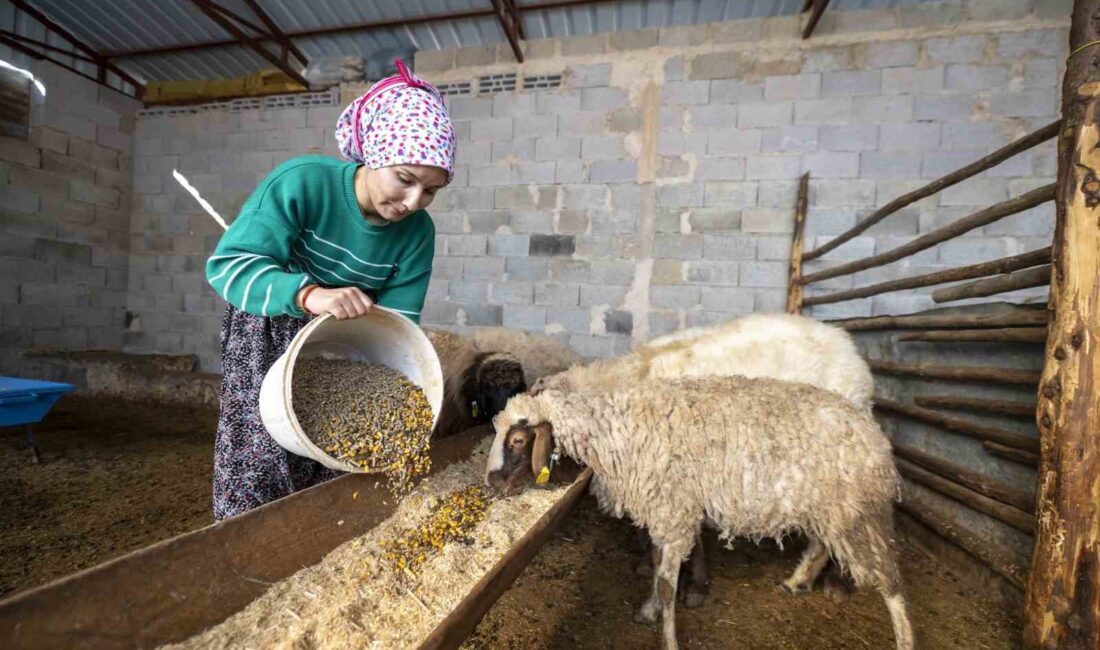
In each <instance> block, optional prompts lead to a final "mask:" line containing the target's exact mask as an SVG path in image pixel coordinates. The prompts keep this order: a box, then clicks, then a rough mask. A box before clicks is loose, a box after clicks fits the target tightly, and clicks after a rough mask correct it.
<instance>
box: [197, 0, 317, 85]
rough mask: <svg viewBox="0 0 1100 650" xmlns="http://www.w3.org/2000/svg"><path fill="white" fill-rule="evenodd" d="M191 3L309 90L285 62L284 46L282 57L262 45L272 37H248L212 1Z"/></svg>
mask: <svg viewBox="0 0 1100 650" xmlns="http://www.w3.org/2000/svg"><path fill="white" fill-rule="evenodd" d="M191 3H192V4H193V5H195V6H196V7H198V9H199V11H201V12H203V13H204V14H206V16H207V17H208V18H210V20H213V21H214V22H216V23H218V25H219V26H220V27H221V28H222V29H224V30H225V31H227V32H229V33H230V34H232V35H233V36H235V37H236V38H237V41H238V42H239V44H240V45H247V46H248V47H249V48H251V49H252V51H254V52H256V53H257V54H259V55H260V56H261V57H263V58H264V59H265V60H267V61H268V62H269V63H271V64H272V65H274V66H275V67H277V68H279V69H280V70H282V71H283V72H284V73H286V75H287V76H288V77H290V78H291V79H293V80H294V81H296V82H297V83H299V84H301V85H302V87H303V88H309V82H308V81H306V79H305V77H303V76H302V75H301V73H299V72H298V71H297V70H295V69H294V66H292V65H290V62H289V61H288V60H287V59H288V57H287V56H286V51H287V50H286V48H285V46H284V48H283V52H282V54H283V55H282V56H280V55H277V54H275V53H274V52H272V51H271V50H269V49H267V47H266V46H265V45H264V43H263V42H262V41H266V40H274V37H273V36H272V35H268V37H267V38H264V35H263V34H261V35H260V36H249V35H248V34H246V33H245V32H244V30H242V29H241V28H240V27H239V26H238V25H237V24H236V23H235V22H234V20H233V18H230V17H229V16H227V15H226V12H227V11H228V10H226V9H225V8H224V7H221V6H220V5H218V4H217V3H215V2H213V1H212V0H191ZM228 13H229V14H231V15H232V16H234V17H236V14H232V12H228ZM237 18H239V17H237Z"/></svg>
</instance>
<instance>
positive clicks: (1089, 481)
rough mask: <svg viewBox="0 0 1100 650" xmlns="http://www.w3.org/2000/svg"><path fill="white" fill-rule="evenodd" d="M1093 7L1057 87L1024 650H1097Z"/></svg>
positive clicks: (1099, 139)
mask: <svg viewBox="0 0 1100 650" xmlns="http://www.w3.org/2000/svg"><path fill="white" fill-rule="evenodd" d="M1097 40H1100V0H1076V1H1075V2H1074V5H1073V14H1072V20H1071V23H1070V44H1069V49H1070V52H1071V53H1072V54H1071V55H1070V57H1069V59H1068V61H1067V63H1066V74H1065V77H1064V79H1063V83H1062V116H1063V118H1064V120H1065V128H1064V129H1063V130H1062V133H1061V137H1060V138H1059V139H1058V198H1057V203H1056V220H1055V226H1054V256H1053V257H1054V260H1053V265H1054V274H1053V278H1052V279H1051V287H1050V307H1049V308H1050V310H1051V312H1052V313H1053V319H1052V321H1051V324H1050V336H1049V338H1048V339H1047V351H1046V352H1047V356H1046V364H1045V366H1044V367H1043V378H1042V383H1041V390H1040V394H1039V412H1038V414H1037V415H1038V417H1037V420H1038V422H1039V432H1040V434H1041V436H1042V441H1043V446H1042V452H1041V459H1040V465H1039V500H1038V505H1039V507H1038V521H1039V528H1038V532H1037V536H1036V543H1035V549H1034V551H1033V554H1032V558H1031V573H1030V574H1029V575H1028V585H1027V605H1026V613H1025V622H1024V645H1025V646H1026V647H1028V648H1042V649H1043V650H1047V649H1048V648H1088V649H1089V650H1093V649H1095V648H1098V647H1100V352H1098V351H1097V345H1098V344H1100V180H1098V177H1100V149H1098V148H1097V147H1098V145H1100V125H1098V124H1097V120H1098V117H1100V114H1098V104H1100V47H1098V46H1097V45H1096V41H1097Z"/></svg>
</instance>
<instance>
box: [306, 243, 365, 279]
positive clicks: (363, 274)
mask: <svg viewBox="0 0 1100 650" xmlns="http://www.w3.org/2000/svg"><path fill="white" fill-rule="evenodd" d="M298 241H299V242H301V244H302V246H303V247H305V249H306V250H307V251H309V252H311V253H313V254H314V255H318V256H320V257H322V258H324V259H326V260H328V261H330V262H336V263H337V264H339V265H340V266H342V267H344V268H345V269H347V270H349V271H351V272H352V273H354V274H355V275H361V276H363V277H364V278H370V279H371V280H385V279H386V276H382V277H378V276H377V275H367V274H366V273H360V272H359V271H356V270H355V269H353V268H351V267H350V266H348V265H347V264H344V263H343V262H341V261H340V260H338V259H336V258H334V257H329V256H328V255H325V254H324V253H320V252H318V251H315V250H313V249H312V248H310V247H309V244H307V243H306V242H305V241H304V240H301V239H299V240H298ZM303 257H305V255H303ZM311 261H312V260H311Z"/></svg>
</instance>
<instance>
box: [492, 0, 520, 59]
mask: <svg viewBox="0 0 1100 650" xmlns="http://www.w3.org/2000/svg"><path fill="white" fill-rule="evenodd" d="M493 11H494V13H496V15H497V20H498V21H500V28H501V29H503V30H504V37H505V38H507V39H508V44H509V45H511V46H512V53H513V54H515V55H516V61H517V62H519V63H523V50H522V49H521V48H520V46H519V41H520V39H522V38H523V19H522V18H520V16H519V11H517V10H516V3H515V2H514V1H513V0H493Z"/></svg>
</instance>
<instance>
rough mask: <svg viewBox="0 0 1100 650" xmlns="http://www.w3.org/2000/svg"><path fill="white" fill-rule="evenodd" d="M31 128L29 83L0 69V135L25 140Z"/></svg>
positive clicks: (17, 75)
mask: <svg viewBox="0 0 1100 650" xmlns="http://www.w3.org/2000/svg"><path fill="white" fill-rule="evenodd" d="M30 126H31V81H30V79H27V78H26V77H24V76H23V75H20V74H17V73H15V72H14V71H11V70H4V69H0V135H4V136H8V137H10V138H19V139H21V140H26V139H27V138H28V137H30Z"/></svg>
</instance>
